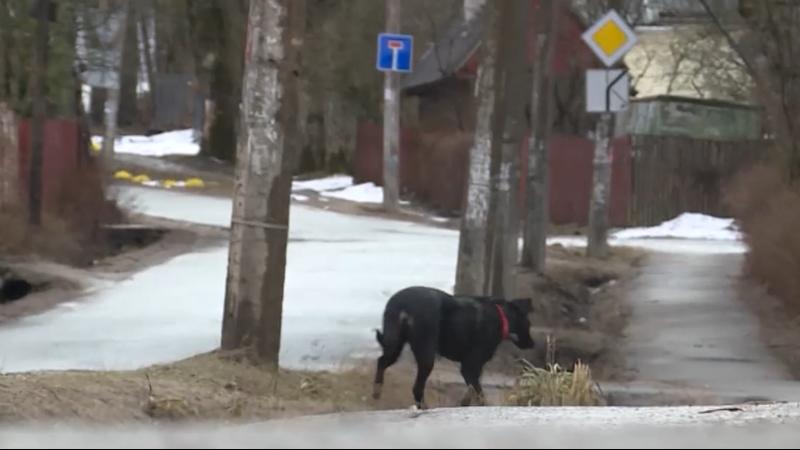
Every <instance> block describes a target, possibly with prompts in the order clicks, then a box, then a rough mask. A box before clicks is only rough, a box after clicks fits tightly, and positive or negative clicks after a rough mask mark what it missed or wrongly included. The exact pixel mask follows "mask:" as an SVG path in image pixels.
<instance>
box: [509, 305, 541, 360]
mask: <svg viewBox="0 0 800 450" xmlns="http://www.w3.org/2000/svg"><path fill="white" fill-rule="evenodd" d="M506 303H507V304H508V307H507V308H505V310H506V313H507V315H508V329H509V334H508V338H509V339H511V342H513V343H514V345H516V346H517V347H519V348H521V349H523V350H527V349H531V348H533V347H534V345H535V344H534V342H533V338H532V337H531V321H530V319H528V315H530V313H532V312H533V301H532V300H531V299H529V298H520V299H516V300H509V301H507V302H506Z"/></svg>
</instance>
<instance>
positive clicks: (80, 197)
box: [0, 166, 122, 265]
mask: <svg viewBox="0 0 800 450" xmlns="http://www.w3.org/2000/svg"><path fill="white" fill-rule="evenodd" d="M121 218H122V213H121V211H120V209H119V208H118V207H117V204H116V201H114V200H110V199H108V198H106V194H105V189H104V185H103V180H102V178H101V175H100V171H99V170H98V169H96V168H95V167H93V166H89V167H85V168H82V169H81V170H78V171H76V172H75V173H73V174H71V175H70V176H68V177H66V178H65V180H64V182H63V183H62V185H61V186H60V189H59V191H58V194H57V195H54V196H53V198H52V200H51V201H50V202H49V203H48V204H46V205H45V208H44V214H43V216H42V225H41V227H38V228H36V229H33V228H31V227H29V226H28V222H27V221H28V213H27V211H26V209H25V208H23V207H18V208H13V209H6V210H3V211H0V229H2V233H0V254H18V255H27V254H35V255H38V256H41V257H44V258H47V259H52V260H54V261H59V262H64V263H68V264H76V265H88V264H91V262H92V261H93V260H94V259H96V258H97V257H98V256H100V255H102V254H104V253H105V252H106V251H107V250H108V249H107V247H106V242H105V234H104V233H103V231H102V229H101V225H103V224H107V223H118V222H119V221H120V220H121Z"/></svg>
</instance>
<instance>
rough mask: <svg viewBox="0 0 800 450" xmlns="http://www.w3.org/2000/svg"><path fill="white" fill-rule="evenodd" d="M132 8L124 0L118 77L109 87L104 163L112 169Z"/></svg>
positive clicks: (116, 42) (116, 45)
mask: <svg viewBox="0 0 800 450" xmlns="http://www.w3.org/2000/svg"><path fill="white" fill-rule="evenodd" d="M129 10H130V0H122V5H121V8H120V15H119V17H118V18H117V20H118V28H117V30H116V32H117V34H116V36H114V48H115V49H116V52H115V54H116V55H118V56H119V59H118V60H117V61H114V63H115V65H116V67H115V68H114V69H115V71H116V74H117V78H116V80H115V82H114V85H113V86H111V87H110V88H109V89H108V92H107V97H106V107H105V111H104V113H105V115H104V118H105V120H104V121H105V132H104V134H103V164H104V166H105V168H106V170H111V169H112V168H113V165H114V140H115V139H116V137H117V115H118V113H119V97H120V86H121V83H122V50H123V49H124V48H125V36H126V35H127V32H126V31H127V26H126V23H127V17H128V12H129Z"/></svg>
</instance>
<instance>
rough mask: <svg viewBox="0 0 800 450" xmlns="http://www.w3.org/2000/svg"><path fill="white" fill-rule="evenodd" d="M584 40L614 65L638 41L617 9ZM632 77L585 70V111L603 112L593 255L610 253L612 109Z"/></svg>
mask: <svg viewBox="0 0 800 450" xmlns="http://www.w3.org/2000/svg"><path fill="white" fill-rule="evenodd" d="M582 37H583V40H584V41H585V42H586V44H587V45H588V46H589V48H590V49H592V51H593V52H594V54H595V55H596V56H597V57H598V58H599V59H600V60H601V61H602V62H603V64H605V65H606V67H609V68H610V67H612V66H613V65H614V64H616V63H617V62H619V61H620V60H621V59H622V58H623V57H624V56H625V54H626V53H628V51H629V50H630V49H631V48H633V46H634V45H636V42H637V41H638V39H637V38H636V34H635V32H634V31H633V29H632V28H631V27H630V26H629V25H628V24H627V23H626V22H625V20H624V19H623V18H622V17H621V16H620V15H619V14H618V13H617V12H616V11H614V10H611V11H609V12H608V13H607V14H606V15H605V16H603V17H602V18H601V19H600V20H598V21H597V22H596V23H595V24H594V25H592V26H591V27H590V28H589V29H588V30H586V32H584V33H583V36H582ZM629 97H630V79H629V77H628V73H627V71H626V70H624V69H591V70H587V71H586V111H587V112H590V113H600V119H599V120H598V121H597V128H596V130H595V146H594V176H593V181H592V197H591V203H590V207H589V242H588V246H587V253H588V255H589V256H590V257H595V258H606V257H607V256H608V229H609V204H610V202H611V159H612V158H611V145H610V139H611V138H610V136H611V122H612V115H611V114H612V113H614V112H617V111H622V110H623V109H625V108H627V106H628V102H629Z"/></svg>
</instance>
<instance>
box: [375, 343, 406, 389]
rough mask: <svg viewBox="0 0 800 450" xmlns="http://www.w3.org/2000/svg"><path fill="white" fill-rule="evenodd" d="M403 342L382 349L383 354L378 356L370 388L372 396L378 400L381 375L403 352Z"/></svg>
mask: <svg viewBox="0 0 800 450" xmlns="http://www.w3.org/2000/svg"><path fill="white" fill-rule="evenodd" d="M404 345H405V342H402V343H400V344H399V345H393V346H391V347H387V348H384V349H383V355H381V357H380V358H378V368H377V370H375V384H374V386H373V388H372V398H374V399H375V400H378V399H380V398H381V391H382V390H383V376H384V373H385V372H386V369H388V368H389V367H391V366H392V365H393V364H394V363H396V362H397V360H398V359H399V358H400V354H401V353H402V352H403V346H404Z"/></svg>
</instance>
